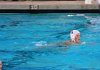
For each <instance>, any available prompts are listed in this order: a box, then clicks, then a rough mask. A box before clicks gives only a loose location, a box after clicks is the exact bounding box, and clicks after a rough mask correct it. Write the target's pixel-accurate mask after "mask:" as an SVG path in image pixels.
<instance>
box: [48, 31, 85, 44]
mask: <svg viewBox="0 0 100 70" xmlns="http://www.w3.org/2000/svg"><path fill="white" fill-rule="evenodd" d="M53 44H57V45H60V46H61V45H62V46H69V45H74V44H85V42H80V32H79V31H78V30H72V31H71V32H70V40H68V41H64V42H58V43H53ZM49 45H50V44H49Z"/></svg>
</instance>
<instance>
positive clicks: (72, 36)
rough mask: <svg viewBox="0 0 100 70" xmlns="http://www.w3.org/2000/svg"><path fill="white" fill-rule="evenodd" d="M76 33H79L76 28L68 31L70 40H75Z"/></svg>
mask: <svg viewBox="0 0 100 70" xmlns="http://www.w3.org/2000/svg"><path fill="white" fill-rule="evenodd" d="M78 33H79V34H80V32H79V31H78V30H72V31H71V32H70V38H71V40H72V41H74V42H75V36H76V35H77V34H78Z"/></svg>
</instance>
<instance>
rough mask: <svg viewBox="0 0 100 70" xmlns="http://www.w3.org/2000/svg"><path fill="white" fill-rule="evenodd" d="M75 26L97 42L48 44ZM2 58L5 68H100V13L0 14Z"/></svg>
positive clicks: (61, 38) (86, 38) (85, 38)
mask: <svg viewBox="0 0 100 70" xmlns="http://www.w3.org/2000/svg"><path fill="white" fill-rule="evenodd" d="M73 29H77V30H79V31H80V32H81V41H84V42H93V43H90V44H81V45H71V46H60V47H59V45H53V44H52V45H50V46H47V45H48V44H50V43H56V42H63V41H65V40H70V36H69V33H70V31H71V30H73ZM41 46H42V47H41ZM0 60H1V61H2V62H3V70H100V14H99V13H85V14H84V13H81V14H80V13H44V14H20V13H19V14H18V13H12V14H9V13H5V14H0Z"/></svg>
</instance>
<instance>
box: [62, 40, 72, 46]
mask: <svg viewBox="0 0 100 70" xmlns="http://www.w3.org/2000/svg"><path fill="white" fill-rule="evenodd" d="M63 44H64V45H72V44H73V43H71V42H70V40H68V41H64V42H63Z"/></svg>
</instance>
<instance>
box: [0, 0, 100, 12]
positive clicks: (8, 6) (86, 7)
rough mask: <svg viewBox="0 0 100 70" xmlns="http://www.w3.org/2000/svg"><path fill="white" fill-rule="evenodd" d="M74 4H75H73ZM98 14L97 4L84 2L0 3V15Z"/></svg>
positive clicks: (99, 10) (98, 6) (99, 7)
mask: <svg viewBox="0 0 100 70" xmlns="http://www.w3.org/2000/svg"><path fill="white" fill-rule="evenodd" d="M74 2H75V3H74ZM10 12H11V13H21V12H22V13H26V12H28V13H43V12H49V13H50V12H58V13H60V12H82V13H83V12H100V5H99V4H84V1H72V2H68V1H45V2H37V1H36V2H0V13H10Z"/></svg>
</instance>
